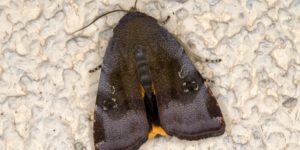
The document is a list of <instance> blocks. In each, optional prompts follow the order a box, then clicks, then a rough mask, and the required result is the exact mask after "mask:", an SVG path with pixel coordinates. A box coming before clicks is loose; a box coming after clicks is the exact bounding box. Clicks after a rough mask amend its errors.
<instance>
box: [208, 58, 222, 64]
mask: <svg viewBox="0 0 300 150" xmlns="http://www.w3.org/2000/svg"><path fill="white" fill-rule="evenodd" d="M221 61H222V59H220V58H219V59H207V58H205V62H207V63H218V62H221Z"/></svg>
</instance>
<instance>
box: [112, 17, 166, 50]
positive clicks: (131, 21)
mask: <svg viewBox="0 0 300 150" xmlns="http://www.w3.org/2000/svg"><path fill="white" fill-rule="evenodd" d="M159 28H160V26H159V25H158V23H157V21H156V20H155V19H154V18H153V17H150V16H148V15H146V14H144V13H141V12H129V13H127V14H126V15H125V16H124V17H123V18H122V19H121V20H120V21H119V23H118V25H117V26H116V28H115V29H114V37H113V38H114V39H116V40H118V42H120V43H121V44H123V45H125V46H126V47H125V48H129V47H127V46H130V47H131V48H132V47H135V46H136V45H148V44H149V43H153V42H155V40H159V39H158V38H159Z"/></svg>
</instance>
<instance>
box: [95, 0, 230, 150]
mask: <svg viewBox="0 0 300 150" xmlns="http://www.w3.org/2000/svg"><path fill="white" fill-rule="evenodd" d="M136 3H137V2H135V6H136ZM116 11H126V12H127V14H126V15H125V16H124V17H123V18H121V20H120V21H119V23H118V24H117V26H116V27H115V28H114V29H113V37H112V38H111V39H110V41H109V44H108V46H107V49H106V52H105V56H104V59H103V63H102V65H101V67H98V69H99V68H101V75H100V83H99V88H98V92H97V99H96V110H95V113H94V119H95V122H94V143H95V149H100V150H114V149H128V150H131V149H138V148H139V147H140V146H141V145H142V144H143V143H144V142H145V141H147V139H149V138H152V137H154V136H155V135H157V134H160V135H169V136H176V137H178V138H180V139H186V140H197V139H201V138H206V137H211V136H218V135H221V134H223V133H224V131H225V123H224V120H223V116H222V113H221V110H220V108H219V106H218V103H217V101H216V98H215V97H214V96H213V94H212V92H211V90H210V89H209V88H208V87H206V85H205V84H204V82H205V80H204V78H203V77H202V76H201V75H200V73H199V72H198V71H197V69H196V68H195V66H194V65H193V63H192V61H191V60H190V59H189V57H188V56H187V54H186V52H185V51H184V49H183V47H182V46H181V44H180V42H178V40H177V39H176V38H175V37H174V36H173V35H172V34H170V33H169V32H168V31H167V30H166V29H165V28H163V27H162V26H160V25H159V23H158V21H157V20H156V19H154V18H153V17H150V16H148V15H147V14H144V13H141V12H139V11H137V10H136V7H133V8H132V9H131V10H115V11H112V12H116ZM112 12H109V13H112ZM107 14H108V13H106V14H105V15H107ZM102 16H103V15H102ZM102 16H100V17H97V18H96V19H95V20H94V21H93V22H95V21H96V20H97V19H99V18H101V17H102ZM93 22H92V23H93ZM94 71H95V70H91V72H94Z"/></svg>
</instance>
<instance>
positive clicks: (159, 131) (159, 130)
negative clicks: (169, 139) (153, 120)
mask: <svg viewBox="0 0 300 150" xmlns="http://www.w3.org/2000/svg"><path fill="white" fill-rule="evenodd" d="M157 135H161V136H167V135H168V134H167V133H166V131H165V130H164V129H163V128H162V127H161V126H156V125H152V130H151V131H150V132H149V133H148V139H153V138H154V137H155V136H157Z"/></svg>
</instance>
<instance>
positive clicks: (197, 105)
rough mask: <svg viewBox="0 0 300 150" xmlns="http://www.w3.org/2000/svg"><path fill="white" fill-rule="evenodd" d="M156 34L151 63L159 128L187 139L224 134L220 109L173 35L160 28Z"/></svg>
mask: <svg viewBox="0 0 300 150" xmlns="http://www.w3.org/2000/svg"><path fill="white" fill-rule="evenodd" d="M158 34H159V35H160V37H159V39H160V40H159V41H158V44H157V45H158V47H157V49H158V50H159V53H156V57H155V58H156V60H155V61H152V64H151V66H152V68H153V69H152V76H153V82H154V86H155V90H156V99H157V103H158V112H159V118H160V123H161V125H162V127H163V128H164V129H165V131H166V132H167V133H168V134H169V135H174V136H177V137H179V138H183V139H189V140H193V139H199V138H204V137H209V136H217V135H220V134H223V133H224V129H225V124H224V121H223V117H222V114H221V110H220V108H219V106H218V104H217V101H216V99H215V97H214V96H213V95H212V92H211V91H210V89H209V88H208V87H206V86H205V84H204V80H203V78H202V76H201V75H200V74H199V72H198V71H197V69H196V68H195V67H194V65H193V64H192V62H191V61H190V59H189V58H188V56H187V55H186V53H185V52H184V50H183V48H182V46H180V44H179V43H178V41H177V40H176V38H174V36H172V35H171V34H170V33H168V31H167V30H165V29H163V28H159V33H158Z"/></svg>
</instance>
